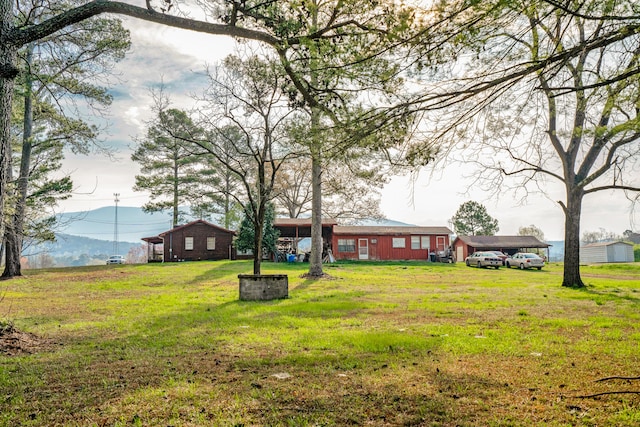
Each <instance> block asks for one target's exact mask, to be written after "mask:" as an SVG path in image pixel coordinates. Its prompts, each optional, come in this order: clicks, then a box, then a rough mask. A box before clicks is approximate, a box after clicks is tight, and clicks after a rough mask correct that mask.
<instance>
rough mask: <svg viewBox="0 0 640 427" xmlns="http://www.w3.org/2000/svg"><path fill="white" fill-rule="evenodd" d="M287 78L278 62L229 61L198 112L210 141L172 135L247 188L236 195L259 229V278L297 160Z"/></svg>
mask: <svg viewBox="0 0 640 427" xmlns="http://www.w3.org/2000/svg"><path fill="white" fill-rule="evenodd" d="M284 79H285V75H284V74H283V72H282V70H281V68H280V66H279V65H278V63H277V62H274V61H268V60H264V59H261V58H258V57H257V56H249V57H247V58H246V59H241V58H239V57H237V56H230V57H227V58H226V59H225V61H224V63H223V66H221V67H218V68H216V69H215V70H213V72H212V73H211V74H210V87H209V89H208V90H207V92H206V93H205V94H204V96H203V98H202V101H204V102H206V105H205V106H204V107H202V108H201V109H200V110H199V111H198V113H199V114H198V115H199V118H200V124H201V126H202V128H204V129H206V131H207V133H208V137H207V138H202V137H200V136H199V135H197V134H193V133H192V134H189V132H188V129H184V130H186V131H187V132H180V133H176V132H175V131H173V130H171V129H165V131H167V132H173V133H172V135H173V136H174V137H176V138H179V139H180V140H182V141H183V143H184V146H185V147H186V148H189V147H191V150H192V151H193V153H196V154H199V155H206V156H213V157H214V158H215V159H216V160H217V162H219V163H220V164H222V165H224V167H226V168H227V169H228V170H229V171H230V172H231V173H233V175H235V177H236V178H237V179H238V181H239V182H240V183H241V186H240V188H234V189H233V190H234V191H231V192H230V194H229V195H230V196H231V197H233V198H234V199H235V200H236V201H238V202H239V203H242V205H243V206H244V210H245V212H246V217H247V218H249V219H250V220H251V221H252V222H253V225H254V248H253V253H254V264H253V273H254V274H260V264H261V256H260V254H261V248H262V246H263V245H262V237H263V226H264V222H265V214H266V211H267V207H268V204H269V202H270V201H271V199H272V198H273V187H274V182H275V179H276V176H277V174H278V171H279V169H280V168H281V166H282V164H283V162H284V161H285V160H286V159H287V158H289V157H290V156H292V155H293V154H294V153H292V152H291V151H290V150H289V149H288V144H287V141H288V140H287V133H286V128H287V125H288V121H289V120H290V117H291V115H292V114H293V112H294V110H292V109H291V108H290V106H289V103H288V99H287V96H286V94H285V93H284V92H283V91H282V87H283V85H284Z"/></svg>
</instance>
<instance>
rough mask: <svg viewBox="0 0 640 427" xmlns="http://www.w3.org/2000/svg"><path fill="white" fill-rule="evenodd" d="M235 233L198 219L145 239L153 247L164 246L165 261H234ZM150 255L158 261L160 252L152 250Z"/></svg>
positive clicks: (163, 257) (163, 258) (163, 259)
mask: <svg viewBox="0 0 640 427" xmlns="http://www.w3.org/2000/svg"><path fill="white" fill-rule="evenodd" d="M235 234H236V233H235V232H234V231H231V230H227V229H226V228H222V227H219V226H217V225H215V224H211V223H210V222H207V221H204V220H201V219H199V220H197V221H192V222H190V223H188V224H184V225H180V226H178V227H175V228H172V229H171V230H168V231H165V232H164V233H161V234H160V235H158V236H156V237H145V238H144V239H142V240H144V241H145V242H147V243H148V244H149V245H153V246H154V248H155V247H156V245H160V244H161V245H162V254H163V256H162V261H164V262H175V261H201V260H220V259H233V258H234V248H233V237H234V236H235ZM151 254H153V255H154V256H155V257H156V258H155V261H158V259H157V258H158V257H157V251H156V250H151V251H150V257H151ZM149 261H152V259H151V258H150V259H149Z"/></svg>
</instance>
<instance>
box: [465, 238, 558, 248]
mask: <svg viewBox="0 0 640 427" xmlns="http://www.w3.org/2000/svg"><path fill="white" fill-rule="evenodd" d="M456 240H461V241H462V242H464V243H465V244H467V245H469V246H473V247H474V248H486V249H501V248H548V247H549V246H552V245H550V244H548V243H544V242H541V241H540V240H538V238H537V237H534V236H458V237H457V238H456ZM454 243H455V240H454Z"/></svg>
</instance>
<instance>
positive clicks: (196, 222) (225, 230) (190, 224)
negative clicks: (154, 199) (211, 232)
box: [158, 219, 236, 237]
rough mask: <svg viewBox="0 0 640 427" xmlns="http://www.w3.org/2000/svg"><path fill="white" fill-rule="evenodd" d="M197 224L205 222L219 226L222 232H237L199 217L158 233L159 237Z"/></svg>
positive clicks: (215, 226) (213, 226) (211, 225)
mask: <svg viewBox="0 0 640 427" xmlns="http://www.w3.org/2000/svg"><path fill="white" fill-rule="evenodd" d="M195 224H204V225H207V226H209V227H212V228H217V229H218V230H220V231H222V232H225V233H230V234H236V232H235V231H233V230H227V229H226V228H223V227H220V226H218V225H215V224H211V223H210V222H207V221H205V220H203V219H198V220H195V221H191V222H189V223H187V224H184V225H179V226H177V227H174V228H172V229H171V230H167V231H165V232H163V233H160V234H159V235H158V237H164V236H166V235H167V234H169V233H172V232H174V231H177V230H181V229H183V228H187V227H191V226H192V225H195Z"/></svg>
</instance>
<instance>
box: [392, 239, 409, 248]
mask: <svg viewBox="0 0 640 427" xmlns="http://www.w3.org/2000/svg"><path fill="white" fill-rule="evenodd" d="M392 246H393V247H394V248H406V247H407V239H405V238H404V237H394V238H393V242H392Z"/></svg>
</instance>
